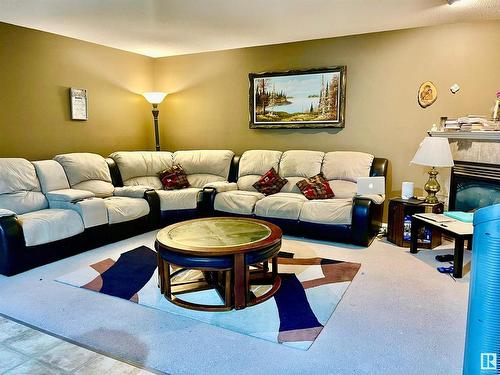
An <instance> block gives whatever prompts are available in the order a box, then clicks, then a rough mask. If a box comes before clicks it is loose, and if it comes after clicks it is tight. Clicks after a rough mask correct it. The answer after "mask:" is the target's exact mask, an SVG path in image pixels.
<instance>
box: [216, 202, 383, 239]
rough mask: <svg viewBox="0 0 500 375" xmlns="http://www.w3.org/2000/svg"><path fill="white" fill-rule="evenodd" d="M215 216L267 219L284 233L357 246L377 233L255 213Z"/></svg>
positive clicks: (217, 213)
mask: <svg viewBox="0 0 500 375" xmlns="http://www.w3.org/2000/svg"><path fill="white" fill-rule="evenodd" d="M214 215H215V216H228V217H248V218H255V219H260V220H265V221H269V222H271V223H273V224H276V225H277V226H279V227H280V228H281V230H282V231H283V233H284V234H288V235H290V236H295V237H304V238H310V239H316V240H323V241H331V242H340V243H348V244H353V245H357V246H363V247H368V246H370V244H371V243H372V242H373V240H374V239H375V237H376V235H377V234H378V228H371V229H373V231H368V232H365V233H358V234H354V233H353V228H352V226H351V225H346V224H339V225H336V224H332V225H329V224H317V223H308V222H305V221H298V220H290V219H278V218H272V217H263V216H257V215H238V214H234V213H229V212H224V211H214Z"/></svg>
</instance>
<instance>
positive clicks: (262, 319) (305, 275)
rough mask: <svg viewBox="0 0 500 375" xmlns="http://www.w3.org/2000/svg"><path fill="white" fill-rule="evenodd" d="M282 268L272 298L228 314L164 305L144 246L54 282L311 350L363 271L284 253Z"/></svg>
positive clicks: (205, 295)
mask: <svg viewBox="0 0 500 375" xmlns="http://www.w3.org/2000/svg"><path fill="white" fill-rule="evenodd" d="M278 264H279V267H278V270H279V274H280V276H281V287H280V289H279V290H278V291H277V292H276V294H275V295H274V296H273V297H271V298H269V299H268V300H267V301H265V302H262V303H260V304H258V305H255V306H252V307H247V308H245V309H243V310H231V311H224V312H206V311H195V310H189V309H185V308H182V307H179V306H177V305H174V304H173V303H171V302H169V301H168V300H166V299H165V298H164V296H163V295H162V294H161V293H160V289H159V288H158V282H157V280H158V270H157V256H156V252H155V251H154V250H152V249H150V248H148V247H146V246H141V247H138V248H136V249H133V250H130V251H127V252H125V253H123V254H121V255H120V256H118V257H117V259H111V258H107V259H104V260H102V261H100V262H97V263H94V264H91V265H89V266H87V267H83V268H81V269H79V270H76V271H74V272H72V273H69V274H66V275H64V276H61V277H59V278H58V279H57V280H56V281H58V282H60V283H64V284H68V285H71V286H75V287H79V288H82V289H87V290H90V291H94V292H98V293H101V294H103V295H106V297H107V296H112V297H117V298H122V299H126V300H129V301H131V302H135V303H138V304H140V305H143V306H147V307H150V308H154V309H158V310H162V311H165V312H168V313H172V314H177V315H181V316H185V317H189V318H191V319H196V320H198V321H201V322H204V323H207V324H212V325H215V326H218V327H221V328H225V329H229V330H232V331H235V332H239V333H242V334H245V335H249V336H253V337H256V338H260V339H264V340H268V341H272V342H275V343H278V344H283V345H286V346H289V347H293V348H297V349H301V350H307V349H309V347H310V346H311V345H312V344H313V342H314V341H315V340H316V338H317V337H318V336H319V334H320V333H321V331H322V329H323V327H324V326H325V324H326V323H327V322H328V320H329V319H330V317H331V315H332V314H333V312H334V311H335V308H336V307H337V305H338V304H339V302H340V300H341V299H342V296H343V295H344V293H345V291H346V290H347V288H348V287H349V285H350V283H351V281H352V280H353V278H354V276H355V275H356V273H357V272H358V270H359V268H360V266H361V265H360V264H359V263H351V262H344V261H338V260H333V259H327V258H318V257H313V258H298V257H296V256H295V254H294V253H291V252H290V253H289V252H280V253H279V256H278ZM256 293H257V291H256ZM182 298H183V299H184V300H187V301H190V302H195V303H204V304H220V303H221V302H222V301H221V299H220V297H219V295H218V293H217V292H216V291H214V290H205V291H200V292H194V293H189V294H184V295H182Z"/></svg>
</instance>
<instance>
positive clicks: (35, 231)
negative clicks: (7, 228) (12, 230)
mask: <svg viewBox="0 0 500 375" xmlns="http://www.w3.org/2000/svg"><path fill="white" fill-rule="evenodd" d="M18 218H19V221H20V222H21V225H22V227H23V233H24V241H25V242H26V246H35V245H42V244H45V243H49V242H53V241H58V240H62V239H64V238H68V237H72V236H74V235H77V234H79V233H82V232H83V231H84V226H83V221H82V218H81V217H80V215H79V214H78V213H77V212H76V211H73V210H61V209H56V208H54V209H52V208H49V209H46V210H39V211H33V212H28V213H26V214H23V215H19V216H18Z"/></svg>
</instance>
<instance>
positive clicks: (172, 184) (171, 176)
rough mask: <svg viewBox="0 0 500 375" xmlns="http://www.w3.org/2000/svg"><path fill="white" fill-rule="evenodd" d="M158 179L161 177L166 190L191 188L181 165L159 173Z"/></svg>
mask: <svg viewBox="0 0 500 375" xmlns="http://www.w3.org/2000/svg"><path fill="white" fill-rule="evenodd" d="M158 177H160V181H161V183H162V185H163V188H164V189H165V190H175V189H184V188H187V187H189V181H188V179H187V176H186V172H184V169H182V166H180V165H179V164H176V165H173V166H172V167H170V168H167V169H164V170H163V171H161V172H159V173H158Z"/></svg>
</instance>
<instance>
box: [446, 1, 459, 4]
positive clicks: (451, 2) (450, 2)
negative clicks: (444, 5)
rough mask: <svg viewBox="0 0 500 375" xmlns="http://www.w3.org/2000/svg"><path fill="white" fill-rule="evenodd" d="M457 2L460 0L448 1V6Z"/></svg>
mask: <svg viewBox="0 0 500 375" xmlns="http://www.w3.org/2000/svg"><path fill="white" fill-rule="evenodd" d="M457 1H460V0H448V5H453V3H456V2H457Z"/></svg>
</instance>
